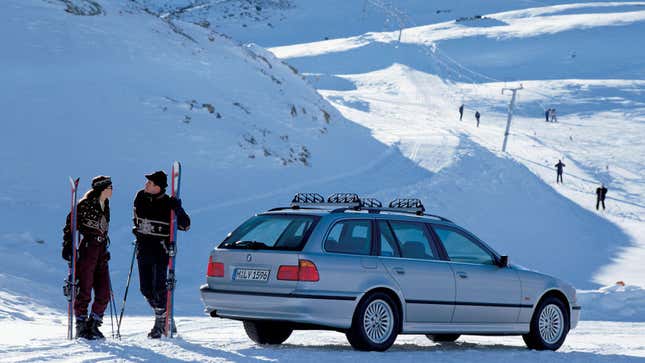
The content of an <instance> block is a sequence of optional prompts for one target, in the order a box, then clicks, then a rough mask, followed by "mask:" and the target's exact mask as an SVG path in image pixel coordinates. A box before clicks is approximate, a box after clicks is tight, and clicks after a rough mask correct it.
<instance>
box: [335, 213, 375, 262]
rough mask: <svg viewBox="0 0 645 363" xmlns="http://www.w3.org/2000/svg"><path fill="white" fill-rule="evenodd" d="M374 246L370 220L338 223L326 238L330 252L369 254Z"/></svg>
mask: <svg viewBox="0 0 645 363" xmlns="http://www.w3.org/2000/svg"><path fill="white" fill-rule="evenodd" d="M371 247H372V224H371V223H370V221H368V220H349V221H341V222H338V223H336V224H335V225H334V226H333V227H332V229H331V231H330V232H329V234H328V235H327V239H326V240H325V250H327V251H328V252H339V253H349V254H354V255H369V254H370V250H371Z"/></svg>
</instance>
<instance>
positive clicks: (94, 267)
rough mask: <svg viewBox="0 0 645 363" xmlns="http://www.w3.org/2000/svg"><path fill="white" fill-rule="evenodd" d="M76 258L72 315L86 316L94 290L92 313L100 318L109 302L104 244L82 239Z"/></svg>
mask: <svg viewBox="0 0 645 363" xmlns="http://www.w3.org/2000/svg"><path fill="white" fill-rule="evenodd" d="M77 256H78V260H77V263H76V279H77V280H78V295H77V296H76V300H75V301H74V314H76V316H79V317H80V316H82V317H86V316H87V310H88V309H87V307H88V305H89V303H90V301H91V300H92V289H94V303H93V304H92V313H93V314H96V315H98V316H100V317H102V316H103V313H104V312H105V308H107V306H108V303H109V301H110V270H109V268H108V254H107V247H106V246H105V243H104V242H98V241H95V240H93V239H92V238H91V237H88V238H84V239H83V241H81V244H80V247H79V249H78V255H77Z"/></svg>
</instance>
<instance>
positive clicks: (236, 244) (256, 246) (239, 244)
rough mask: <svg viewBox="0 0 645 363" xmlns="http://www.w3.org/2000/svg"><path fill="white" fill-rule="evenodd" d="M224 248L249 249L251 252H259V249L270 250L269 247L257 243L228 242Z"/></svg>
mask: <svg viewBox="0 0 645 363" xmlns="http://www.w3.org/2000/svg"><path fill="white" fill-rule="evenodd" d="M224 247H231V248H241V249H245V248H248V249H251V250H259V249H270V248H271V247H269V246H267V245H266V244H264V243H262V242H258V241H235V242H232V243H231V242H229V243H227V244H226V245H224Z"/></svg>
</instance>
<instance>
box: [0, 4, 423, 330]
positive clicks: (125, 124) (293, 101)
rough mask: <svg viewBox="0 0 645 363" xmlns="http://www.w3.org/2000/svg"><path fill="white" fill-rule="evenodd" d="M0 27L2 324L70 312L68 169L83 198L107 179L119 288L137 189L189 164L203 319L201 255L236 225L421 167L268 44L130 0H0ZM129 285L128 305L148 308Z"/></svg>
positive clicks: (187, 185) (187, 256)
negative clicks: (66, 285) (97, 180)
mask: <svg viewBox="0 0 645 363" xmlns="http://www.w3.org/2000/svg"><path fill="white" fill-rule="evenodd" d="M0 33H1V34H4V35H6V36H5V37H3V41H2V54H3V55H2V57H0V84H1V86H0V99H1V101H0V109H2V110H3V113H4V114H3V117H2V126H3V127H2V128H3V142H2V143H1V144H0V164H1V165H3V172H2V173H1V174H0V186H1V187H0V211H1V214H0V218H1V219H2V223H0V292H1V293H2V296H1V297H0V301H1V303H0V318H3V317H10V318H20V316H22V315H25V314H23V313H21V312H20V311H21V310H20V309H21V308H22V309H23V310H28V309H31V308H36V307H43V308H42V309H43V310H44V309H45V308H46V307H49V308H55V309H58V310H63V309H65V308H66V304H65V300H64V297H63V296H62V290H61V286H62V282H63V280H64V278H65V275H66V270H67V266H66V264H65V263H64V261H63V260H62V259H61V258H60V246H61V238H62V226H63V222H64V220H65V215H66V214H67V211H68V210H69V199H70V197H69V194H70V192H69V183H68V181H67V179H68V176H75V177H76V176H78V177H81V184H80V189H81V193H83V192H85V191H86V190H88V189H89V185H90V180H91V178H92V177H93V176H95V175H99V174H106V175H110V176H112V178H113V182H114V195H113V198H112V200H111V211H112V220H111V226H110V237H111V246H110V250H111V254H112V260H111V262H110V266H111V270H112V282H113V287H114V291H115V293H116V294H117V296H121V294H122V292H123V285H124V284H125V281H126V276H127V272H128V268H129V262H130V256H131V253H132V245H131V241H132V240H133V236H132V234H131V233H130V230H131V218H132V200H133V198H134V195H135V193H136V192H137V190H139V189H141V188H142V187H143V184H144V183H145V181H146V179H145V178H144V174H146V173H149V172H151V171H154V170H158V169H164V170H166V172H169V170H168V169H169V167H170V166H171V163H172V161H173V160H180V161H182V162H183V180H182V190H183V192H182V197H183V202H184V206H185V208H186V210H187V211H188V212H189V213H190V215H191V217H192V222H193V223H192V228H191V230H190V232H188V233H181V234H180V236H179V255H178V261H177V269H178V272H177V273H178V279H179V287H178V291H177V305H176V306H177V310H178V313H179V314H194V315H201V314H202V307H203V306H202V304H201V302H200V300H199V290H198V288H199V285H200V284H202V283H203V282H204V281H205V269H206V264H207V261H208V253H209V250H210V249H212V248H213V247H214V246H215V245H216V244H218V243H219V241H221V239H223V237H224V236H225V235H226V233H228V232H229V231H230V230H231V229H232V228H234V227H235V226H237V225H238V224H239V223H241V222H242V221H243V220H244V219H246V218H248V217H249V216H251V215H253V214H254V213H257V212H261V211H263V210H266V209H269V208H272V207H275V206H277V205H288V203H289V202H290V200H291V197H292V196H293V194H295V193H296V192H299V191H312V190H313V191H320V192H322V193H325V194H328V193H331V192H332V191H345V190H357V191H361V192H365V193H371V192H375V191H376V190H379V189H381V188H383V187H387V186H389V187H392V188H394V187H395V186H396V185H398V184H399V183H402V182H403V183H404V184H406V183H411V182H413V181H415V180H418V179H419V178H422V177H424V176H425V175H428V174H429V173H428V172H427V171H426V170H424V169H423V168H420V167H418V166H417V165H415V164H414V163H413V162H412V161H410V160H409V159H407V158H405V157H404V156H403V155H401V153H400V152H399V151H398V149H397V148H395V147H390V146H386V145H384V144H383V143H381V142H379V141H377V140H375V139H374V138H373V137H372V136H371V134H370V131H369V130H368V129H367V128H365V127H363V126H360V125H357V124H355V123H353V122H350V121H348V120H347V119H345V118H344V117H343V116H342V115H341V114H340V113H339V112H338V111H337V110H336V109H335V108H334V107H332V106H331V105H330V104H329V103H328V102H327V101H326V100H324V99H323V98H322V97H321V96H320V95H319V94H318V93H317V92H316V91H315V90H314V89H313V88H312V87H311V86H310V85H309V84H307V83H306V82H305V81H304V80H303V79H302V76H301V75H299V74H297V73H296V72H295V71H294V70H292V69H291V68H289V66H288V65H287V64H284V63H283V62H282V61H280V60H278V59H276V58H275V57H273V56H272V54H270V53H268V52H266V51H265V50H263V49H262V48H260V47H254V46H250V45H249V46H241V45H239V44H238V43H236V42H235V41H233V40H230V39H229V38H227V37H226V36H223V35H221V34H218V33H216V32H213V31H212V30H210V29H206V28H203V27H200V26H197V25H194V24H189V23H183V22H174V21H172V20H169V19H166V18H163V16H159V15H157V14H155V13H154V12H153V11H151V10H147V9H144V8H143V7H141V6H139V5H138V4H137V3H135V2H127V3H123V2H121V1H99V2H88V1H71V2H62V1H42V0H26V1H25V0H8V1H3V3H2V11H0ZM9 35H10V36H9ZM385 170H387V171H388V172H387V173H385V172H384V171H385ZM370 180H378V181H379V182H378V183H369V182H365V181H370ZM136 274H137V272H136V270H135V277H136ZM136 280H137V279H136V278H135V279H134V282H133V286H132V288H131V289H130V291H131V294H130V297H129V299H128V311H130V312H136V311H139V312H140V313H147V312H148V308H147V306H146V305H147V304H146V303H145V302H144V300H143V298H142V297H141V295H140V294H139V293H138V291H137V290H138V283H137V281H136ZM39 309H40V308H39ZM21 314H22V315H21ZM25 316H26V315H25Z"/></svg>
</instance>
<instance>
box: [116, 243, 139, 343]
mask: <svg viewBox="0 0 645 363" xmlns="http://www.w3.org/2000/svg"><path fill="white" fill-rule="evenodd" d="M132 245H133V246H134V248H133V249H132V259H131V260H130V271H129V272H128V281H127V282H126V284H125V293H124V294H123V303H122V304H121V313H120V314H119V319H118V320H117V322H116V337H117V338H118V339H121V321H122V320H123V311H125V302H126V300H127V298H128V289H129V288H130V278H131V277H132V268H133V267H134V256H135V255H136V253H137V241H136V240H135V241H134V242H132Z"/></svg>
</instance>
